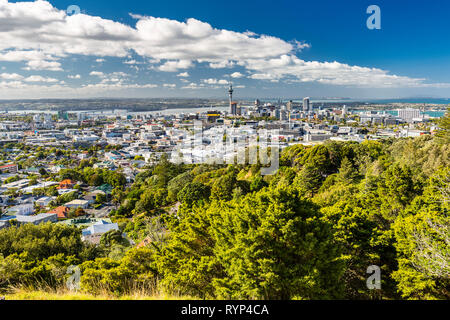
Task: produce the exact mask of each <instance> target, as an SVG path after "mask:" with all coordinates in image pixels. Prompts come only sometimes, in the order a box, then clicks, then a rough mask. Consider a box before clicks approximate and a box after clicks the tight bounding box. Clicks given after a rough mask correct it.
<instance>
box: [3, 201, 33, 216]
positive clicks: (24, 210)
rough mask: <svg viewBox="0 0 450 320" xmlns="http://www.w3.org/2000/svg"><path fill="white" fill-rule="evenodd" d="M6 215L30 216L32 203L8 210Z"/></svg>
mask: <svg viewBox="0 0 450 320" xmlns="http://www.w3.org/2000/svg"><path fill="white" fill-rule="evenodd" d="M7 213H8V214H12V215H16V216H30V215H32V214H33V213H34V205H33V204H32V203H26V204H21V205H18V206H14V207H11V208H9V209H8V210H7Z"/></svg>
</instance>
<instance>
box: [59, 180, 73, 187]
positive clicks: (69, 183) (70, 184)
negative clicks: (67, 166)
mask: <svg viewBox="0 0 450 320" xmlns="http://www.w3.org/2000/svg"><path fill="white" fill-rule="evenodd" d="M76 184H77V183H76V181H73V180H70V179H66V180H63V181H61V182H60V183H59V187H58V189H73V187H75V185H76Z"/></svg>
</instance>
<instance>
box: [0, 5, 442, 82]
mask: <svg viewBox="0 0 450 320" xmlns="http://www.w3.org/2000/svg"><path fill="white" fill-rule="evenodd" d="M133 18H135V19H136V25H135V26H128V25H125V24H123V23H119V22H116V21H112V20H109V19H103V18H101V17H95V16H90V15H87V14H75V15H71V16H68V15H67V14H66V12H65V11H64V10H59V9H57V8H55V7H53V6H52V4H50V3H49V2H47V1H43V0H39V1H35V2H15V3H12V2H8V1H7V0H0V61H9V62H19V63H23V64H24V67H23V68H24V69H25V70H49V71H61V70H63V69H62V59H64V58H67V57H70V56H71V55H86V56H93V57H96V58H97V61H98V62H101V61H103V60H104V57H121V58H124V59H128V60H127V61H128V62H129V63H130V64H131V62H132V60H129V59H130V58H129V57H131V56H133V54H137V55H139V56H142V57H143V58H144V60H146V61H148V62H149V63H151V64H157V65H155V66H154V67H153V69H154V70H159V71H163V72H178V71H179V70H185V69H189V68H192V67H194V66H195V65H196V64H205V65H207V66H209V67H210V68H213V69H219V68H231V67H234V66H241V67H243V68H245V69H246V70H247V71H249V73H250V76H249V78H251V79H257V80H269V81H280V80H286V81H290V82H318V83H323V84H330V85H344V86H364V87H374V88H375V87H417V86H433V84H429V83H426V82H425V79H419V78H410V77H406V76H398V75H393V74H390V73H389V72H388V71H385V70H381V69H378V68H370V67H361V66H351V65H347V64H343V63H339V62H317V61H304V60H302V59H300V58H299V57H298V56H297V54H298V52H299V51H301V50H303V49H305V48H309V47H310V45H309V44H308V43H304V42H299V41H295V40H294V41H290V42H288V41H285V40H282V39H279V38H276V37H272V36H268V35H258V34H255V33H252V32H244V33H240V32H235V31H230V30H224V29H217V28H214V27H213V26H211V25H210V24H209V23H206V22H202V21H199V20H197V19H193V18H190V19H187V20H186V21H184V22H180V21H176V20H171V19H165V18H157V17H147V16H136V15H134V16H133ZM133 62H134V61H133ZM180 74H183V73H180ZM91 75H95V76H99V77H102V76H101V75H100V73H98V74H93V73H91ZM233 75H234V78H239V77H240V75H241V74H240V73H239V72H235V73H233ZM232 77H233V76H232ZM446 85H447V84H439V86H446ZM188 86H190V85H188ZM188 86H186V87H188ZM436 86H438V84H436ZM191 87H194V85H192V86H191Z"/></svg>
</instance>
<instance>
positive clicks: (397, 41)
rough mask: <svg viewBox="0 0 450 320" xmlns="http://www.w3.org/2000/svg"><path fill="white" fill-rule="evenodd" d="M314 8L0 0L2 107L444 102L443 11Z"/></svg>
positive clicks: (448, 88)
mask: <svg viewBox="0 0 450 320" xmlns="http://www.w3.org/2000/svg"><path fill="white" fill-rule="evenodd" d="M319 2H320V4H310V3H308V4H307V3H294V2H289V1H280V2H278V3H277V5H276V6H274V5H273V4H271V3H270V2H269V1H263V2H258V4H257V3H255V2H250V3H246V4H239V3H238V2H237V1H228V2H226V3H222V4H218V3H209V2H205V1H196V2H194V3H192V2H189V4H187V3H183V2H182V1H171V4H172V5H167V3H166V4H164V5H162V4H158V3H145V4H143V3H141V2H139V1H128V2H126V3H123V2H121V3H120V2H117V3H116V2H108V3H106V2H104V1H96V2H95V3H90V2H88V1H77V2H76V3H72V2H69V1H51V2H46V1H37V2H21V1H20V2H19V1H7V0H0V26H1V27H0V99H27V98H29V99H34V98H38V99H39V98H95V97H109V98H133V97H136V98H161V97H174V98H193V97H196V98H220V97H223V99H224V100H225V99H226V98H227V95H226V91H227V90H228V86H229V83H230V82H232V83H233V88H234V89H235V90H236V91H235V99H237V100H239V99H243V98H248V97H261V96H264V97H268V98H270V97H272V98H278V97H283V98H295V97H348V98H354V99H377V98H378V99H385V98H404V97H417V96H422V97H424V96H425V97H437V98H438V97H443V98H446V97H449V96H450V76H449V74H448V72H447V71H446V70H448V68H450V59H448V57H449V52H450V50H449V48H448V46H449V45H448V44H446V43H443V44H442V43H440V42H439V41H438V40H439V39H442V38H444V37H445V35H446V30H445V28H438V26H439V24H441V23H443V22H444V21H445V20H444V18H446V17H445V14H444V13H445V12H446V10H445V8H444V7H450V5H449V4H448V3H441V4H440V5H441V6H442V8H440V7H439V6H438V5H437V4H426V5H425V4H417V3H414V2H413V3H411V2H408V5H406V4H403V5H402V4H398V3H397V4H393V3H388V2H386V1H378V2H377V5H378V6H379V7H380V8H381V21H382V22H381V30H369V29H368V28H367V27H366V20H367V19H368V17H369V16H370V15H369V14H367V13H366V9H367V7H368V6H369V5H371V4H372V3H369V2H367V1H358V2H356V1H353V4H351V5H347V6H346V7H345V8H343V7H342V8H341V7H340V6H339V5H337V4H336V3H333V2H332V1H319ZM78 8H79V9H80V12H79V13H78V12H77V10H78ZM225 9H226V10H225ZM421 17H423V19H419V18H421ZM411 21H414V22H411ZM430 22H433V24H432V25H430ZM430 31H432V32H430Z"/></svg>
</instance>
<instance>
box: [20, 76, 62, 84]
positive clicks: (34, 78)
mask: <svg viewBox="0 0 450 320" xmlns="http://www.w3.org/2000/svg"><path fill="white" fill-rule="evenodd" d="M24 81H25V82H48V83H51V82H58V81H59V80H58V79H55V78H45V77H42V76H29V77H28V78H26V79H24Z"/></svg>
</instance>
